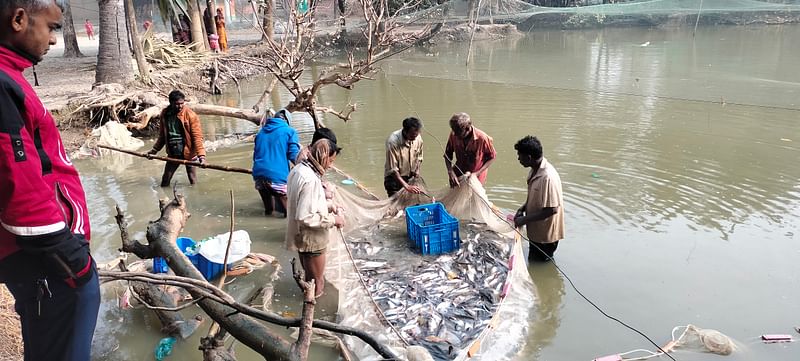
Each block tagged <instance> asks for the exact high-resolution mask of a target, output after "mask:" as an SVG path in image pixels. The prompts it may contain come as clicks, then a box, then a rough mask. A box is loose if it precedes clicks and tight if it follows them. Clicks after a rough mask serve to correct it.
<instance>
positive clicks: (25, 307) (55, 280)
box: [0, 0, 100, 361]
mask: <svg viewBox="0 0 800 361" xmlns="http://www.w3.org/2000/svg"><path fill="white" fill-rule="evenodd" d="M59 28H61V8H60V7H59V6H58V5H57V4H56V2H55V1H54V0H3V1H0V190H1V191H0V282H2V283H5V284H6V287H8V290H9V291H11V294H12V295H14V299H15V301H16V304H15V309H16V311H17V313H18V314H19V315H20V321H21V323H22V332H21V333H22V339H23V342H24V344H25V360H26V361H39V360H61V361H88V360H89V359H90V353H91V347H92V335H93V333H94V328H95V324H96V323H97V311H98V308H99V307H100V288H99V284H98V280H97V271H96V269H95V264H94V261H93V260H92V257H91V255H90V253H89V238H90V234H91V232H90V229H89V212H88V209H87V207H86V198H85V195H84V192H83V186H82V185H81V181H80V178H79V177H78V171H77V170H76V169H75V167H74V166H73V165H72V162H71V161H70V160H69V158H68V157H67V154H66V152H65V151H64V147H63V145H62V142H61V136H60V135H59V133H58V129H57V128H56V124H55V121H54V120H53V117H52V116H51V115H50V113H49V112H48V111H47V109H45V107H44V105H42V102H41V100H39V97H38V96H37V95H36V93H35V92H34V91H33V88H32V87H31V85H30V84H29V83H28V81H27V80H25V77H24V76H23V75H22V72H23V70H24V69H26V68H29V67H31V66H32V65H33V64H35V63H38V62H39V61H41V60H42V57H43V56H44V55H45V53H47V51H48V50H49V48H50V46H51V45H54V44H55V43H56V35H57V34H56V30H58V29H59ZM3 341H5V340H3ZM0 342H2V341H0Z"/></svg>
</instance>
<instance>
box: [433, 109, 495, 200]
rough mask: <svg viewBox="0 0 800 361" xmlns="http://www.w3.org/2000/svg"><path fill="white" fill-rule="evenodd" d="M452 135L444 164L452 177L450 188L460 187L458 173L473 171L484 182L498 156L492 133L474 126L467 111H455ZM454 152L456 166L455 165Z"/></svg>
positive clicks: (448, 140) (451, 128)
mask: <svg viewBox="0 0 800 361" xmlns="http://www.w3.org/2000/svg"><path fill="white" fill-rule="evenodd" d="M450 130H452V132H450V137H449V138H447V147H446V148H445V151H444V166H445V168H446V169H447V176H448V178H449V179H450V188H454V187H458V186H459V182H458V177H460V176H462V175H467V176H469V175H470V174H474V175H475V176H476V177H478V180H479V181H480V182H481V184H485V183H486V174H487V173H489V172H488V169H489V165H491V164H492V162H494V160H495V158H497V151H495V149H494V144H493V142H492V137H490V136H488V135H486V133H484V132H483V131H481V130H480V129H478V128H475V127H473V126H472V120H470V118H469V114H467V113H456V114H453V117H451V118H450ZM453 154H455V157H456V161H455V163H456V164H455V167H454V166H453Z"/></svg>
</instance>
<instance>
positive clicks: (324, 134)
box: [311, 128, 336, 144]
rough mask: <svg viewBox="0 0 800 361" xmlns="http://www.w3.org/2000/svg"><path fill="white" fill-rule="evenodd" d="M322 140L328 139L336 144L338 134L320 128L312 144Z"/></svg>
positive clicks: (313, 137) (312, 139)
mask: <svg viewBox="0 0 800 361" xmlns="http://www.w3.org/2000/svg"><path fill="white" fill-rule="evenodd" d="M320 139H328V140H330V141H332V142H333V143H334V144H336V134H334V133H333V131H332V130H330V129H328V128H319V129H317V130H315V131H314V135H313V136H312V137H311V144H314V143H316V142H317V141H318V140H320Z"/></svg>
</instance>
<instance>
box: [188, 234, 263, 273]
mask: <svg viewBox="0 0 800 361" xmlns="http://www.w3.org/2000/svg"><path fill="white" fill-rule="evenodd" d="M229 237H230V234H229V233H223V234H220V235H217V236H214V237H212V238H209V239H207V240H205V241H203V242H202V244H201V246H200V253H199V254H198V255H197V269H198V270H199V271H200V273H202V274H203V277H205V279H206V280H211V279H213V278H214V277H216V276H217V275H218V274H220V273H221V272H222V271H223V269H224V268H223V267H224V266H223V263H224V262H225V261H224V259H225V250H226V248H227V245H228V238H229ZM250 243H251V242H250V235H249V234H247V232H246V231H243V230H239V231H235V232H233V240H232V243H231V251H230V254H229V255H228V269H230V266H231V264H232V263H234V262H236V261H239V260H241V259H242V258H244V257H246V256H247V255H248V254H250Z"/></svg>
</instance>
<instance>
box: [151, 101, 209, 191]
mask: <svg viewBox="0 0 800 361" xmlns="http://www.w3.org/2000/svg"><path fill="white" fill-rule="evenodd" d="M185 102H186V96H185V95H183V93H181V92H180V91H179V90H173V91H172V92H171V93H169V106H167V107H166V108H164V110H163V111H162V112H161V127H160V129H159V130H158V140H156V144H153V149H151V150H150V151H149V152H148V153H147V154H156V153H158V151H159V150H161V148H162V147H163V146H164V145H166V146H167V155H168V156H169V157H170V158H175V159H184V160H191V161H195V162H200V164H205V162H206V149H205V147H203V129H202V128H201V127H200V118H198V117H197V114H195V113H194V112H193V111H192V110H191V109H189V107H187V106H185V105H184V103H185ZM179 166H180V163H175V162H167V164H166V165H164V175H162V176H161V186H162V187H169V183H170V182H171V181H172V176H173V175H175V171H176V170H178V167H179ZM186 175H188V176H189V183H190V184H195V183H197V168H195V167H193V166H190V165H188V164H187V165H186Z"/></svg>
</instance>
